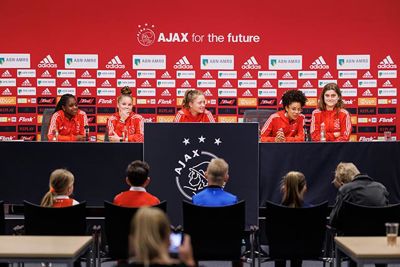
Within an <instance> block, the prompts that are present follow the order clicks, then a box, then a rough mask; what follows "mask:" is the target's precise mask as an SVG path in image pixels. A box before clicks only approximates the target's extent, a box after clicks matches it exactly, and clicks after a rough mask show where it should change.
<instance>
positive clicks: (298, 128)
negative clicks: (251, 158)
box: [261, 90, 307, 142]
mask: <svg viewBox="0 0 400 267" xmlns="http://www.w3.org/2000/svg"><path fill="white" fill-rule="evenodd" d="M306 101H307V98H306V96H305V95H304V93H303V92H302V91H299V90H289V91H286V92H285V93H284V94H283V96H282V105H283V110H281V111H278V112H276V113H274V114H272V115H271V116H270V117H269V118H268V120H267V121H266V122H265V124H264V126H263V127H262V129H261V142H303V141H304V115H303V114H301V111H302V108H303V106H304V105H305V104H306Z"/></svg>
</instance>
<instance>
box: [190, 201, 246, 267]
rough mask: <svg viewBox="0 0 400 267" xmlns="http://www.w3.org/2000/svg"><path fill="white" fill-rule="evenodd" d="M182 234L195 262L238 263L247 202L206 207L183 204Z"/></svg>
mask: <svg viewBox="0 0 400 267" xmlns="http://www.w3.org/2000/svg"><path fill="white" fill-rule="evenodd" d="M182 205H183V230H184V232H185V233H187V234H189V235H190V236H191V240H192V246H193V254H194V258H195V259H196V260H239V259H240V256H241V251H240V250H241V245H242V239H243V234H244V230H245V202H244V201H240V202H238V203H237V204H234V205H230V206H224V207H203V206H196V205H194V204H192V203H189V202H186V201H183V203H182Z"/></svg>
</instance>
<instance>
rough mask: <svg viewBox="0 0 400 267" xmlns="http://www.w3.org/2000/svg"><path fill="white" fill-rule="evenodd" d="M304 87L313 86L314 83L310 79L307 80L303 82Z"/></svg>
mask: <svg viewBox="0 0 400 267" xmlns="http://www.w3.org/2000/svg"><path fill="white" fill-rule="evenodd" d="M303 87H313V85H312V83H311V82H310V81H306V82H305V83H304V84H303Z"/></svg>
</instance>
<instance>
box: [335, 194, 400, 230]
mask: <svg viewBox="0 0 400 267" xmlns="http://www.w3.org/2000/svg"><path fill="white" fill-rule="evenodd" d="M387 222H398V223H400V203H399V204H395V205H390V206H384V207H367V206H362V205H357V204H354V203H350V202H347V201H345V202H343V205H342V207H341V209H340V211H339V214H338V218H337V223H336V226H335V228H336V232H337V234H338V235H343V236H385V235H386V228H385V223H387Z"/></svg>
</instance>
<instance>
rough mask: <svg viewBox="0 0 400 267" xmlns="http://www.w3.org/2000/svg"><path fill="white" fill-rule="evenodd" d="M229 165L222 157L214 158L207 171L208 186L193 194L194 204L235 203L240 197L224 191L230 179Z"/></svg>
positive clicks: (209, 205)
mask: <svg viewBox="0 0 400 267" xmlns="http://www.w3.org/2000/svg"><path fill="white" fill-rule="evenodd" d="M228 170H229V165H228V163H226V161H225V160H223V159H221V158H216V159H212V160H211V162H210V163H209V164H208V167H207V171H206V173H205V176H206V179H207V181H208V186H207V187H206V188H204V189H203V190H202V191H201V192H200V193H198V194H196V195H195V196H193V198H192V201H193V204H195V205H199V206H208V207H220V206H228V205H233V204H235V203H237V202H238V198H237V196H235V195H232V194H230V193H228V192H226V191H224V188H223V187H224V184H225V183H226V182H227V181H228V179H229V175H228Z"/></svg>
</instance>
